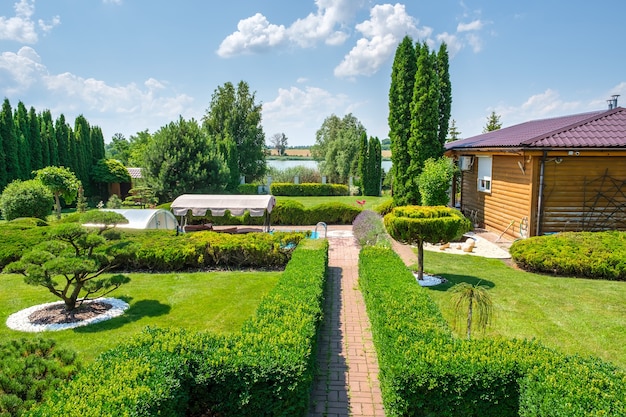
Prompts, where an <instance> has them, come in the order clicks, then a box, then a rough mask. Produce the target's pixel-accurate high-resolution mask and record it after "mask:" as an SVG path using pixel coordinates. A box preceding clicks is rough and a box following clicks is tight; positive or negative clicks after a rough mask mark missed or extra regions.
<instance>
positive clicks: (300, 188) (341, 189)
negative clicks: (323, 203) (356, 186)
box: [270, 182, 350, 197]
mask: <svg viewBox="0 0 626 417" xmlns="http://www.w3.org/2000/svg"><path fill="white" fill-rule="evenodd" d="M270 193H271V194H273V195H279V196H291V197H298V196H299V197H302V196H341V195H350V190H349V188H348V186H347V185H344V184H320V183H303V184H293V183H288V182H275V183H272V184H271V185H270Z"/></svg>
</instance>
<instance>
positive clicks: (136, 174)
mask: <svg viewBox="0 0 626 417" xmlns="http://www.w3.org/2000/svg"><path fill="white" fill-rule="evenodd" d="M126 170H127V171H128V175H130V177H131V178H142V175H141V168H128V167H127V168H126Z"/></svg>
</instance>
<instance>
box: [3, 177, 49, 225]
mask: <svg viewBox="0 0 626 417" xmlns="http://www.w3.org/2000/svg"><path fill="white" fill-rule="evenodd" d="M53 205H54V199H53V196H52V193H51V192H50V190H49V189H48V188H47V187H46V186H45V185H43V184H42V183H41V181H39V180H28V181H21V180H15V181H13V182H12V183H10V184H9V185H7V186H6V187H5V188H4V191H2V195H0V211H1V212H2V217H4V218H5V220H13V219H17V218H18V217H36V218H39V219H45V218H46V217H47V216H48V214H50V213H51V212H52V206H53Z"/></svg>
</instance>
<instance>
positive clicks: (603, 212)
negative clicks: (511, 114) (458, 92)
mask: <svg viewBox="0 0 626 417" xmlns="http://www.w3.org/2000/svg"><path fill="white" fill-rule="evenodd" d="M446 155H447V156H449V157H452V158H454V160H455V161H457V163H458V166H459V168H460V172H461V178H460V181H459V182H458V183H459V184H460V187H461V190H460V201H453V203H455V205H456V206H457V207H458V206H459V205H460V208H461V210H462V212H463V213H464V214H465V215H466V216H467V217H469V218H470V219H471V220H472V221H473V222H474V223H475V225H476V226H478V227H483V228H485V229H487V230H490V231H493V232H496V233H498V234H502V235H504V236H506V237H507V238H509V239H511V238H513V239H516V238H524V237H528V236H538V235H543V234H547V233H556V232H562V231H599V230H609V229H617V230H626V109H624V108H622V107H617V106H616V105H615V106H614V107H613V108H610V109H609V110H606V111H597V112H592V113H584V114H575V115H570V116H564V117H557V118H551V119H543V120H534V121H529V122H526V123H522V124H519V125H515V126H511V127H507V128H504V129H500V130H495V131H492V132H488V133H484V134H481V135H478V136H474V137H471V138H467V139H462V140H457V141H454V142H450V143H447V144H446ZM455 183H457V182H455ZM455 188H456V187H455ZM455 191H456V190H455ZM453 194H457V193H453Z"/></svg>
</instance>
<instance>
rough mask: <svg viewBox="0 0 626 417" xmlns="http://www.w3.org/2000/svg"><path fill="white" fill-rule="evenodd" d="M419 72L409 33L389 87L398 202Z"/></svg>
mask: <svg viewBox="0 0 626 417" xmlns="http://www.w3.org/2000/svg"><path fill="white" fill-rule="evenodd" d="M416 72H417V57H416V51H415V47H414V46H413V40H412V39H411V38H410V37H409V36H405V37H404V39H403V40H402V42H401V43H400V45H398V48H397V49H396V54H395V57H394V60H393V66H392V70H391V86H390V88H389V118H388V121H389V139H390V142H391V145H390V146H391V159H392V162H393V165H392V172H391V173H390V174H391V175H392V178H393V183H392V187H393V188H392V190H393V200H394V203H395V204H396V205H402V204H404V203H405V201H406V200H405V198H404V195H405V192H404V189H405V184H406V183H407V175H408V170H409V165H410V161H411V160H410V155H409V152H408V143H409V137H410V136H411V101H412V100H413V88H414V87H413V86H414V84H415V74H416Z"/></svg>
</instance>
